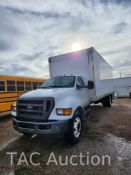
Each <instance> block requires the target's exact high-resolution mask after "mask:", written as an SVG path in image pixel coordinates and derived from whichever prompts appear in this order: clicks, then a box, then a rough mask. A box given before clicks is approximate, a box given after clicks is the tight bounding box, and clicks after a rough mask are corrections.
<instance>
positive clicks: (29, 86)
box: [25, 82, 32, 91]
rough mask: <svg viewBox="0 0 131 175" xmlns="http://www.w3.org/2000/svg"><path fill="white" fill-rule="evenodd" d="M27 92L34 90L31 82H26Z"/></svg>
mask: <svg viewBox="0 0 131 175" xmlns="http://www.w3.org/2000/svg"><path fill="white" fill-rule="evenodd" d="M25 90H26V91H30V90H32V88H31V82H25Z"/></svg>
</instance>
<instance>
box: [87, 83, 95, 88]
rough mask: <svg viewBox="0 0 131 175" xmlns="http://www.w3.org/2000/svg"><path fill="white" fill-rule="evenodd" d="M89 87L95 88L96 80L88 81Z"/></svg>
mask: <svg viewBox="0 0 131 175" xmlns="http://www.w3.org/2000/svg"><path fill="white" fill-rule="evenodd" d="M88 89H94V82H93V81H88Z"/></svg>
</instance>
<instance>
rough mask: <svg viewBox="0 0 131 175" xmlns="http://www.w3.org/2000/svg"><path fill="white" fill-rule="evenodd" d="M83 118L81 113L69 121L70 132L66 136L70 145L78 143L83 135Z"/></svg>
mask: <svg viewBox="0 0 131 175" xmlns="http://www.w3.org/2000/svg"><path fill="white" fill-rule="evenodd" d="M82 128H83V124H82V117H81V115H80V114H79V113H75V114H74V117H73V118H72V119H70V120H69V123H68V131H67V133H66V135H65V139H66V141H67V142H68V143H70V144H75V143H78V142H79V140H80V137H81V133H82Z"/></svg>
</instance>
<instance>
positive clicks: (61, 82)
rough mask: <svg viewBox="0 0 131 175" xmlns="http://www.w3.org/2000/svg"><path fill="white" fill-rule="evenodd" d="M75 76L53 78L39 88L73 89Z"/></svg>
mask: <svg viewBox="0 0 131 175" xmlns="http://www.w3.org/2000/svg"><path fill="white" fill-rule="evenodd" d="M75 79H76V77H75V76H62V77H53V78H50V79H48V80H47V81H46V82H44V83H43V84H42V85H41V86H40V88H65V87H74V85H75Z"/></svg>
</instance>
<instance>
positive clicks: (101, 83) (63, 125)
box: [12, 48, 113, 143]
mask: <svg viewBox="0 0 131 175" xmlns="http://www.w3.org/2000/svg"><path fill="white" fill-rule="evenodd" d="M49 71H50V78H49V79H48V80H47V81H46V82H44V83H43V84H42V85H41V87H40V89H37V90H34V91H31V92H29V93H26V94H24V95H22V96H20V97H19V99H18V102H17V104H15V105H14V106H13V111H12V115H13V123H14V128H15V129H16V130H17V131H19V132H21V133H23V134H25V135H27V134H57V133H60V134H64V136H66V138H68V139H67V140H68V141H69V142H71V143H76V142H77V141H79V139H80V135H81V131H82V127H83V122H84V121H86V120H88V118H89V107H90V104H91V103H98V102H101V103H102V104H103V106H105V107H110V106H111V103H112V93H113V90H112V83H109V81H108V80H109V79H110V78H112V68H111V66H109V65H108V63H107V62H106V61H105V60H104V59H103V58H102V57H101V56H100V54H99V53H98V52H97V51H96V50H95V49H94V48H89V49H84V50H81V51H78V52H73V53H67V54H63V55H58V56H54V57H51V58H49Z"/></svg>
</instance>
